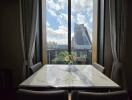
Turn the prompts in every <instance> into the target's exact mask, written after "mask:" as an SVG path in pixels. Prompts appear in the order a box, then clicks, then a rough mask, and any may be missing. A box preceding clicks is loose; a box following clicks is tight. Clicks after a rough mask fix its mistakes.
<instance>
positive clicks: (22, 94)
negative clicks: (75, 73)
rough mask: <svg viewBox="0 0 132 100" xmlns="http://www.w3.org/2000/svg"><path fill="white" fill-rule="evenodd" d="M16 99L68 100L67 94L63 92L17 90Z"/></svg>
mask: <svg viewBox="0 0 132 100" xmlns="http://www.w3.org/2000/svg"><path fill="white" fill-rule="evenodd" d="M17 98H18V100H68V92H67V91H65V90H54V91H51V90H47V91H33V90H26V89H19V90H18V91H17Z"/></svg>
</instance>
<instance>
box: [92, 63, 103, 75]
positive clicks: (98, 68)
mask: <svg viewBox="0 0 132 100" xmlns="http://www.w3.org/2000/svg"><path fill="white" fill-rule="evenodd" d="M93 66H94V67H95V68H96V69H97V70H99V71H100V72H102V73H104V67H103V66H102V65H100V64H97V63H94V64H93Z"/></svg>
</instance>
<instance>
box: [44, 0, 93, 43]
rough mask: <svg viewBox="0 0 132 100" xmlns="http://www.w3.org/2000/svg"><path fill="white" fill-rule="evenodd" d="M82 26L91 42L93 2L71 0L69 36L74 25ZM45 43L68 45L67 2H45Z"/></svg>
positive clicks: (56, 0)
mask: <svg viewBox="0 0 132 100" xmlns="http://www.w3.org/2000/svg"><path fill="white" fill-rule="evenodd" d="M75 23H77V24H84V26H85V27H86V28H87V30H88V33H89V35H90V38H91V40H92V23H93V0H71V35H72V37H73V36H74V24H75ZM46 31H47V42H56V43H57V44H67V43H68V0H46Z"/></svg>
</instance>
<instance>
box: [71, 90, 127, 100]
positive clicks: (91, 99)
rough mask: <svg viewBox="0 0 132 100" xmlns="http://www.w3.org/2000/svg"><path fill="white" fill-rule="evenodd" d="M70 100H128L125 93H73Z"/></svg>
mask: <svg viewBox="0 0 132 100" xmlns="http://www.w3.org/2000/svg"><path fill="white" fill-rule="evenodd" d="M72 100H128V95H127V92H126V91H116V92H107V93H106V92H105V93H95V92H82V91H74V92H73V93H72Z"/></svg>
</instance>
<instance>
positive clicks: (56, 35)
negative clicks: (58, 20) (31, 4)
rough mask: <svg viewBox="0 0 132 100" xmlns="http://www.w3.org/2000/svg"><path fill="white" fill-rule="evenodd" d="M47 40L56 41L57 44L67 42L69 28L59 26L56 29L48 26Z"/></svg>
mask: <svg viewBox="0 0 132 100" xmlns="http://www.w3.org/2000/svg"><path fill="white" fill-rule="evenodd" d="M47 41H48V42H49V41H52V42H56V43H57V44H67V41H68V29H67V28H66V27H65V26H59V28H58V29H57V30H54V29H52V28H51V27H48V28H47Z"/></svg>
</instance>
